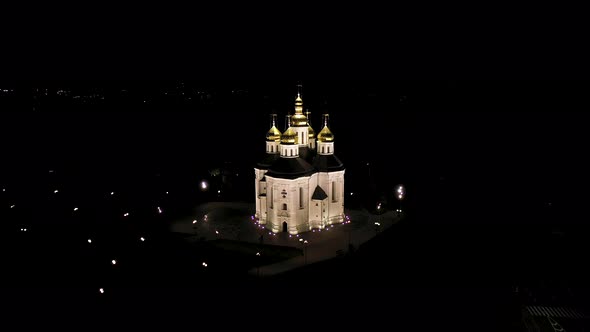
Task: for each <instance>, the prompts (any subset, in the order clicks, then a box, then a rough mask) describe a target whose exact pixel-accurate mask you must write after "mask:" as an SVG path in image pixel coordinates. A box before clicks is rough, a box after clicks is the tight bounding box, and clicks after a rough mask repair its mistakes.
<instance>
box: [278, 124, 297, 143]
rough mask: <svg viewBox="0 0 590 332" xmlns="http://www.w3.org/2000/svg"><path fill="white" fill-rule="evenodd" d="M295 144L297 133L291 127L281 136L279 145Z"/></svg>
mask: <svg viewBox="0 0 590 332" xmlns="http://www.w3.org/2000/svg"><path fill="white" fill-rule="evenodd" d="M297 142H298V139H297V133H296V132H295V130H293V128H291V127H289V129H287V130H285V132H284V133H283V134H282V135H281V144H298V143H297Z"/></svg>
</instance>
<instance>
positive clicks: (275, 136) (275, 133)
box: [266, 126, 281, 142]
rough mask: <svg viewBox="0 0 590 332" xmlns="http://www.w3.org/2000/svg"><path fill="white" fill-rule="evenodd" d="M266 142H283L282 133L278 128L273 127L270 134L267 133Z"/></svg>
mask: <svg viewBox="0 0 590 332" xmlns="http://www.w3.org/2000/svg"><path fill="white" fill-rule="evenodd" d="M266 140H267V141H269V142H273V141H275V142H278V141H280V140H281V132H280V131H279V130H278V129H277V127H275V126H272V128H270V130H269V131H268V133H266Z"/></svg>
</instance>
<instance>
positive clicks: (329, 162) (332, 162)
mask: <svg viewBox="0 0 590 332" xmlns="http://www.w3.org/2000/svg"><path fill="white" fill-rule="evenodd" d="M312 165H313V167H314V168H315V169H317V170H318V171H319V172H335V171H341V170H343V169H344V164H342V162H341V161H340V159H338V157H336V156H335V155H333V154H329V155H322V154H318V155H317V156H315V158H313V163H312Z"/></svg>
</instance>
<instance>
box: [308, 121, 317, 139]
mask: <svg viewBox="0 0 590 332" xmlns="http://www.w3.org/2000/svg"><path fill="white" fill-rule="evenodd" d="M307 132H308V134H307V137H309V139H314V138H315V130H313V128H312V127H311V126H310V125H309V124H308V125H307Z"/></svg>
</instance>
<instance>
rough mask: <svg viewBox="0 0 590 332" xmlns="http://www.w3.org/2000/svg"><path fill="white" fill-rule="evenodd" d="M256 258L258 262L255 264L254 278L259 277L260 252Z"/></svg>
mask: <svg viewBox="0 0 590 332" xmlns="http://www.w3.org/2000/svg"><path fill="white" fill-rule="evenodd" d="M256 257H258V262H257V264H256V276H257V277H260V251H259V252H257V253H256Z"/></svg>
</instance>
